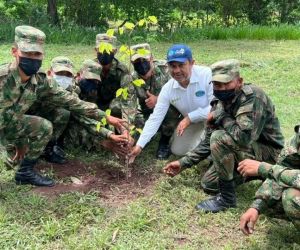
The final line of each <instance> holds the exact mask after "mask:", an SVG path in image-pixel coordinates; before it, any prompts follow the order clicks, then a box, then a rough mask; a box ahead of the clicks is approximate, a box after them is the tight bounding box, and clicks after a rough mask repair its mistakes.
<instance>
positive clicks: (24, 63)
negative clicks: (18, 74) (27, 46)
mask: <svg viewBox="0 0 300 250" xmlns="http://www.w3.org/2000/svg"><path fill="white" fill-rule="evenodd" d="M41 66H42V60H39V59H32V58H27V57H20V62H19V67H20V68H21V70H22V71H23V72H24V73H25V75H27V76H32V75H34V74H36V73H37V72H38V71H39V69H40V67H41Z"/></svg>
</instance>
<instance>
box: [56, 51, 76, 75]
mask: <svg viewBox="0 0 300 250" xmlns="http://www.w3.org/2000/svg"><path fill="white" fill-rule="evenodd" d="M51 68H52V70H53V71H54V72H55V73H57V72H61V71H67V72H70V73H71V74H72V75H73V76H74V71H73V70H74V65H73V63H72V61H71V60H70V59H69V58H68V57H65V56H57V57H54V58H53V59H52V61H51Z"/></svg>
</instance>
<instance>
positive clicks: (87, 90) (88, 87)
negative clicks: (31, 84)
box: [79, 79, 98, 95]
mask: <svg viewBox="0 0 300 250" xmlns="http://www.w3.org/2000/svg"><path fill="white" fill-rule="evenodd" d="M79 86H80V89H81V92H82V94H84V95H91V94H94V93H96V92H97V89H98V84H97V83H96V82H94V81H93V80H88V79H82V80H81V81H80V82H79Z"/></svg>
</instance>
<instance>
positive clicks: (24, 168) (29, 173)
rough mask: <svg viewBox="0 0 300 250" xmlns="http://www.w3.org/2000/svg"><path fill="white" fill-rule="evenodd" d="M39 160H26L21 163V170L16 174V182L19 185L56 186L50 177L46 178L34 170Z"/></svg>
mask: <svg viewBox="0 0 300 250" xmlns="http://www.w3.org/2000/svg"><path fill="white" fill-rule="evenodd" d="M36 163H37V160H29V159H24V160H22V161H21V164H20V168H19V169H18V171H17V172H16V175H15V180H16V183H17V184H18V185H20V184H31V185H35V186H47V187H52V186H54V184H55V183H54V181H53V180H52V179H50V178H49V177H44V176H42V175H40V174H38V173H37V172H36V171H34V170H33V167H34V165H35V164H36Z"/></svg>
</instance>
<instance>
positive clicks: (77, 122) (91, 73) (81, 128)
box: [64, 59, 131, 154]
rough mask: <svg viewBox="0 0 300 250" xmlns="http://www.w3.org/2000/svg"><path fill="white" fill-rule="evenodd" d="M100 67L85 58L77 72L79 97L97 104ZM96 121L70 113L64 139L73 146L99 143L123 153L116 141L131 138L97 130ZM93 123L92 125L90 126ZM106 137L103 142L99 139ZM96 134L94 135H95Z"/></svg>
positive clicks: (101, 129) (104, 130) (106, 130)
mask: <svg viewBox="0 0 300 250" xmlns="http://www.w3.org/2000/svg"><path fill="white" fill-rule="evenodd" d="M101 70H102V67H101V65H100V64H99V63H97V62H95V61H93V60H89V59H88V60H85V61H84V62H83V66H82V68H81V69H80V72H79V78H78V81H79V83H78V85H79V87H80V94H79V97H80V99H82V100H84V101H88V102H92V103H95V104H97V102H98V88H99V85H100V82H101V78H100V74H101ZM97 123H98V121H96V120H93V119H91V118H88V117H82V116H78V115H76V114H73V113H71V119H70V122H69V125H68V128H67V129H66V132H65V134H64V135H65V140H66V144H67V145H73V146H74V147H84V148H86V149H88V150H91V149H94V148H96V149H97V148H98V147H99V146H100V145H102V146H104V147H106V149H110V150H113V151H114V152H116V153H118V154H123V153H124V150H123V149H124V148H123V147H118V145H117V143H119V142H121V141H122V140H123V139H131V138H130V137H127V135H115V134H114V133H113V132H112V131H110V130H108V129H106V128H105V127H101V128H100V131H99V132H97V130H96V127H97ZM91 124H94V126H91ZM97 134H98V135H100V137H101V139H108V140H106V141H105V142H103V141H102V140H101V141H100V140H99V137H98V136H97ZM95 135H96V136H95Z"/></svg>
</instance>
